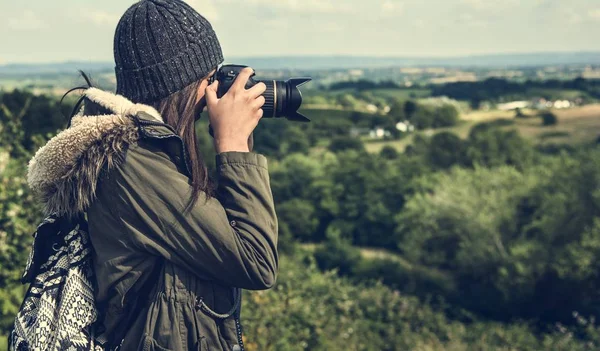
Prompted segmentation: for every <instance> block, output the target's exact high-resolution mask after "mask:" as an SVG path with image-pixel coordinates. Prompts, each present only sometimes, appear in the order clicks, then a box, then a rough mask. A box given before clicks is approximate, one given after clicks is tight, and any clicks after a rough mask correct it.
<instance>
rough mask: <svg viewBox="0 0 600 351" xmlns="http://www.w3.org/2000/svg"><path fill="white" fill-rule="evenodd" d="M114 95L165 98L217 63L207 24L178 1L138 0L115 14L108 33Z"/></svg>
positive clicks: (142, 99) (216, 42) (216, 49)
mask: <svg viewBox="0 0 600 351" xmlns="http://www.w3.org/2000/svg"><path fill="white" fill-rule="evenodd" d="M114 55H115V64H116V66H115V72H116V76H117V94H120V95H123V96H125V97H127V98H128V99H130V100H131V101H133V102H135V103H138V102H139V103H148V102H153V101H156V100H159V99H162V98H164V97H167V96H169V95H171V94H173V93H175V92H177V91H179V90H181V89H183V88H184V87H186V86H188V85H190V84H191V83H193V82H195V81H198V80H200V79H201V78H203V77H205V76H206V75H208V73H210V71H212V70H213V69H214V68H216V67H217V66H218V65H219V64H220V63H222V62H223V53H222V51H221V45H220V44H219V40H218V39H217V35H216V34H215V32H214V30H213V28H212V26H211V25H210V23H209V22H208V21H207V20H206V18H204V17H202V16H201V15H200V14H199V13H198V12H196V11H195V10H194V9H193V8H191V7H190V6H189V5H188V4H186V3H185V2H183V1H181V0H142V1H139V2H137V3H135V4H134V5H133V6H131V7H130V8H129V9H128V10H127V11H126V12H125V14H123V16H122V17H121V20H120V21H119V24H118V25H117V29H116V31H115V38H114Z"/></svg>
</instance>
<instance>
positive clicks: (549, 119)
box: [541, 111, 558, 126]
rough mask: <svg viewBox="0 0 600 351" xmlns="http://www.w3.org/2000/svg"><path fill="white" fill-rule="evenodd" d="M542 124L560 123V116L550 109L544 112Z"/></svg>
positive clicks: (552, 124)
mask: <svg viewBox="0 0 600 351" xmlns="http://www.w3.org/2000/svg"><path fill="white" fill-rule="evenodd" d="M541 117H542V125H544V126H554V125H557V124H558V118H557V117H556V115H555V114H554V113H552V112H550V111H548V112H544V113H543V114H542V116H541Z"/></svg>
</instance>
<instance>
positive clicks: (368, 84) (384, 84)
mask: <svg viewBox="0 0 600 351" xmlns="http://www.w3.org/2000/svg"><path fill="white" fill-rule="evenodd" d="M401 88H402V87H401V86H400V85H399V84H398V83H396V82H394V81H391V80H387V81H386V80H384V81H381V82H374V81H371V80H367V79H359V80H352V81H344V82H337V83H333V84H331V85H330V86H329V88H328V89H329V90H332V91H334V90H346V89H353V90H357V91H362V90H372V89H401Z"/></svg>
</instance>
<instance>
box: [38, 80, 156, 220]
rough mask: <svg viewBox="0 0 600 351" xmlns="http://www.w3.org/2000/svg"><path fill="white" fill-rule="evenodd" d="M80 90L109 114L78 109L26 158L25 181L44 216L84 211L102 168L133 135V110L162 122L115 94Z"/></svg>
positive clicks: (135, 132) (135, 131) (119, 157)
mask: <svg viewBox="0 0 600 351" xmlns="http://www.w3.org/2000/svg"><path fill="white" fill-rule="evenodd" d="M84 95H85V96H86V97H87V98H88V99H89V100H91V101H92V102H94V103H97V104H99V105H101V106H102V107H104V108H106V109H107V110H109V111H111V112H112V113H113V114H110V115H98V116H84V115H83V114H82V112H80V113H79V114H78V115H76V116H74V117H73V119H72V120H71V126H70V127H69V128H67V129H65V130H63V131H61V132H60V133H58V134H57V135H56V136H54V137H53V138H52V139H50V140H49V141H48V142H47V143H46V145H44V146H43V147H41V148H40V149H39V150H38V151H37V152H36V154H35V156H34V157H33V158H32V159H31V160H30V161H29V166H28V173H27V182H28V184H29V187H30V188H31V189H32V190H33V191H34V193H35V194H36V195H37V196H38V197H39V199H40V200H41V202H42V204H43V206H44V212H45V214H46V215H49V214H52V213H56V214H58V215H61V216H62V215H67V216H71V217H72V216H75V215H77V214H78V213H80V212H84V211H86V210H87V208H88V207H89V205H90V203H91V202H92V201H93V200H94V198H95V194H96V186H97V183H98V179H99V177H100V173H101V171H102V169H103V167H104V166H105V165H106V166H107V167H108V168H107V169H111V168H112V167H114V166H115V165H116V164H118V162H120V161H122V160H123V157H122V156H123V155H124V151H125V150H126V148H127V146H128V145H129V144H131V143H135V142H136V141H137V140H138V139H139V130H138V128H137V126H136V125H135V123H134V119H133V118H131V117H132V116H133V115H135V114H137V113H139V112H146V113H147V114H148V115H150V116H152V117H153V118H155V119H156V120H157V121H160V122H162V121H163V120H162V118H161V116H160V114H159V113H158V112H157V111H156V110H155V109H154V108H153V107H151V106H148V105H143V104H134V103H132V102H131V101H129V100H128V99H126V98H125V97H123V96H121V95H115V94H113V93H111V92H107V91H102V90H100V89H97V88H90V89H88V90H86V91H85V93H84ZM82 111H83V109H82Z"/></svg>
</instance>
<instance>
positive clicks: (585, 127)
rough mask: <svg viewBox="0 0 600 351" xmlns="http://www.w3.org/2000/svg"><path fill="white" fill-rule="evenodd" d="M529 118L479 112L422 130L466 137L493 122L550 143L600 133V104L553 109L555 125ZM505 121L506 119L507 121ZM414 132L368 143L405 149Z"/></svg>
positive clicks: (368, 145) (588, 139) (369, 147)
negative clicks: (450, 124)
mask: <svg viewBox="0 0 600 351" xmlns="http://www.w3.org/2000/svg"><path fill="white" fill-rule="evenodd" d="M523 112H524V113H525V114H526V115H528V116H529V117H527V118H515V113H514V111H475V112H470V113H467V114H464V115H462V116H461V120H462V123H461V124H459V125H458V126H455V127H451V128H441V129H435V130H425V131H420V132H419V133H422V134H425V135H427V136H432V135H435V134H437V133H440V132H444V131H446V132H452V133H454V134H456V135H458V136H459V137H461V138H463V139H465V138H467V136H468V135H469V131H470V130H471V128H472V127H473V126H474V125H476V124H478V123H482V122H492V123H495V124H497V125H498V126H499V127H501V128H506V129H516V130H518V131H519V133H520V134H521V135H522V136H523V137H525V138H527V139H529V140H531V141H532V143H534V144H536V145H544V144H548V143H556V142H561V143H566V144H571V145H574V144H580V143H586V142H591V141H594V140H596V139H597V138H598V136H600V104H593V105H586V106H582V107H576V108H572V109H567V110H553V111H552V112H553V113H555V114H556V116H557V118H558V124H557V125H555V126H543V125H542V119H541V118H538V117H536V112H534V111H532V110H524V111H523ZM502 120H506V122H503V121H502ZM413 138H414V135H411V136H408V137H406V138H404V139H401V140H392V141H371V142H368V143H366V144H365V147H366V149H367V151H369V152H372V153H378V152H380V151H381V149H383V148H384V147H385V146H391V147H393V148H395V149H396V150H398V151H399V152H404V150H405V149H406V147H407V146H408V145H410V144H411V143H412V140H413Z"/></svg>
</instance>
